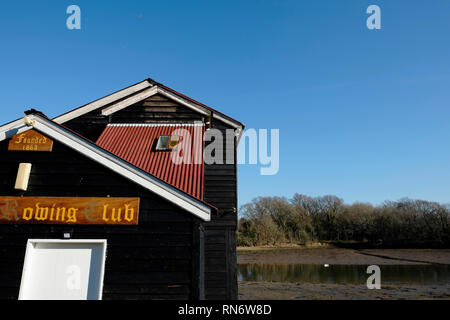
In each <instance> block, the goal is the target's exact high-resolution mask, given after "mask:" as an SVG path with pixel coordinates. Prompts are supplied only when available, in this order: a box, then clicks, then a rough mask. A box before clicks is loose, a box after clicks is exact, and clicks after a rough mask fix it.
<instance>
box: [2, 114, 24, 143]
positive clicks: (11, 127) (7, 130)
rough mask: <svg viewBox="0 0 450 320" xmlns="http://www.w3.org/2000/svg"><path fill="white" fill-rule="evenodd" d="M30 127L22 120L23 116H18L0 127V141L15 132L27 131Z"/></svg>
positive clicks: (13, 134)
mask: <svg viewBox="0 0 450 320" xmlns="http://www.w3.org/2000/svg"><path fill="white" fill-rule="evenodd" d="M30 129H31V128H30V127H28V126H27V125H25V123H24V122H23V118H20V119H18V120H15V121H13V122H10V123H8V124H5V125H3V126H1V127H0V141H3V140H6V139H9V138H11V137H13V136H15V135H16V134H19V133H22V132H24V131H28V130H30Z"/></svg>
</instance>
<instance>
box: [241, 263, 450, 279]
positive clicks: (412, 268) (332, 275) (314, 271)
mask: <svg viewBox="0 0 450 320" xmlns="http://www.w3.org/2000/svg"><path fill="white" fill-rule="evenodd" d="M380 269H381V281H382V283H405V284H434V283H436V284H437V283H439V284H445V283H450V265H380ZM366 270H367V266H364V265H330V266H329V267H324V266H323V265H315V264H287V265H282V264H239V265H238V281H268V282H296V283H297V282H299V283H341V284H342V283H351V284H365V283H366V281H367V278H368V277H369V276H370V275H369V274H367V273H366Z"/></svg>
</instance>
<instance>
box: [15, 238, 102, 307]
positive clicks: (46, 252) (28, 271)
mask: <svg viewBox="0 0 450 320" xmlns="http://www.w3.org/2000/svg"><path fill="white" fill-rule="evenodd" d="M105 255H106V240H31V239H30V240H28V243H27V250H26V254H25V262H24V265H23V271H22V282H21V284H20V293H19V299H20V300H100V299H101V297H102V290H103V274H104V268H105Z"/></svg>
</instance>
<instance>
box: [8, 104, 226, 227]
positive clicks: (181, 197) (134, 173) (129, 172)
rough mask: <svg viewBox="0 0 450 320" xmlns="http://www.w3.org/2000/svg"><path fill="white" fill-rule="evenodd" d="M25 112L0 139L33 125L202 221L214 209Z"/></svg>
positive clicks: (85, 140) (75, 134)
mask: <svg viewBox="0 0 450 320" xmlns="http://www.w3.org/2000/svg"><path fill="white" fill-rule="evenodd" d="M26 114H27V116H25V117H24V118H23V119H21V121H20V122H19V121H18V120H16V121H13V122H11V123H9V124H6V125H4V126H2V127H0V141H3V140H5V139H8V138H11V137H12V136H14V135H15V134H18V133H21V132H24V131H27V130H30V129H32V128H34V129H36V130H38V131H40V132H42V133H43V134H45V135H46V136H48V137H50V138H52V139H54V140H57V141H59V142H60V143H62V144H64V145H66V146H68V147H70V148H72V149H74V150H75V151H77V152H79V153H81V154H83V155H85V156H86V157H88V158H90V159H92V160H94V161H96V162H98V163H100V164H102V165H104V166H106V167H107V168H109V169H110V170H112V171H114V172H116V173H118V174H120V175H121V176H123V177H125V178H127V179H129V180H131V181H133V182H134V183H136V184H138V185H141V186H142V187H144V188H145V189H147V190H149V191H152V192H154V193H156V194H158V195H159V196H161V197H163V198H165V199H166V200H168V201H169V202H171V203H173V204H175V205H177V206H179V207H181V208H183V209H185V210H186V211H188V212H190V213H192V214H193V215H195V216H197V217H199V218H201V219H203V220H205V221H209V220H210V219H211V212H212V211H213V210H217V209H216V208H215V207H213V206H211V205H209V204H207V203H205V202H203V201H201V200H199V199H196V198H194V197H192V196H190V195H188V194H186V193H185V192H183V191H182V190H179V189H178V188H176V187H174V186H172V185H170V184H168V183H166V182H164V181H162V180H160V179H158V178H156V177H154V176H152V175H151V174H149V173H148V172H145V171H143V170H141V169H139V168H138V167H136V166H134V165H133V164H131V163H129V162H127V161H125V160H124V159H121V158H120V157H118V156H116V155H114V154H112V153H110V152H108V151H107V150H105V149H103V148H102V147H100V146H98V145H96V144H95V143H93V142H91V141H89V140H87V139H86V138H84V137H82V136H80V135H79V134H77V133H76V132H74V131H72V130H70V129H68V128H66V127H64V126H62V125H60V124H58V123H56V122H55V121H52V120H50V119H48V118H47V117H46V116H45V115H43V114H42V113H39V112H36V111H35V110H34V111H31V112H26Z"/></svg>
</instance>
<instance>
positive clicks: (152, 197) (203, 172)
mask: <svg viewBox="0 0 450 320" xmlns="http://www.w3.org/2000/svg"><path fill="white" fill-rule="evenodd" d="M42 111H43V110H42ZM212 129H217V130H219V131H220V132H222V133H223V136H224V139H223V141H222V142H221V144H222V146H223V148H217V149H215V151H214V152H223V153H224V154H225V153H226V152H227V151H228V152H230V151H231V152H232V154H233V155H234V161H233V163H229V161H228V162H227V163H225V162H223V163H222V162H221V163H210V161H205V159H204V157H203V154H204V153H205V149H206V148H208V145H209V144H210V143H212V142H213V141H208V140H207V141H206V142H205V139H204V138H203V137H204V135H205V133H207V132H208V131H209V130H212ZM243 129H244V125H243V124H242V123H240V122H239V121H236V120H234V119H232V118H230V117H228V116H226V115H225V114H223V113H221V112H219V111H216V110H214V109H212V108H210V107H208V106H206V105H204V104H202V103H200V102H198V101H195V100H193V99H191V98H189V97H187V96H185V95H183V94H181V93H179V92H177V91H175V90H173V89H171V88H169V87H166V86H164V85H163V84H160V83H158V82H156V81H154V80H152V79H147V80H144V81H142V82H139V83H137V84H135V85H132V86H130V87H128V88H125V89H123V90H120V91H117V92H115V93H113V94H110V95H108V96H106V97H103V98H101V99H99V100H96V101H94V102H91V103H89V104H86V105H84V106H82V107H80V108H77V109H75V110H72V111H70V112H67V113H65V114H62V115H60V116H58V117H56V118H54V119H49V118H48V117H46V116H45V114H43V113H41V112H40V111H36V110H33V109H31V110H29V111H26V112H25V116H24V117H23V118H21V119H17V120H15V121H12V122H10V123H7V124H5V125H2V126H0V299H108V300H112V299H194V300H196V299H237V266H236V234H235V232H236V228H237V179H236V174H237V164H236V149H237V145H238V143H239V139H240V136H241V134H242V131H243ZM217 130H216V132H217ZM230 131H231V132H232V133H233V138H232V139H231V141H232V143H231V144H230V143H229V141H230V139H225V136H226V132H230ZM181 147H182V150H183V151H182V152H183V156H184V155H189V157H190V159H192V160H193V161H187V162H186V161H184V162H181V163H176V162H175V161H173V158H172V155H173V154H174V151H176V150H177V148H178V149H180V148H181ZM230 148H232V149H230ZM205 154H206V153H205ZM223 159H225V155H224V157H223Z"/></svg>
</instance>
